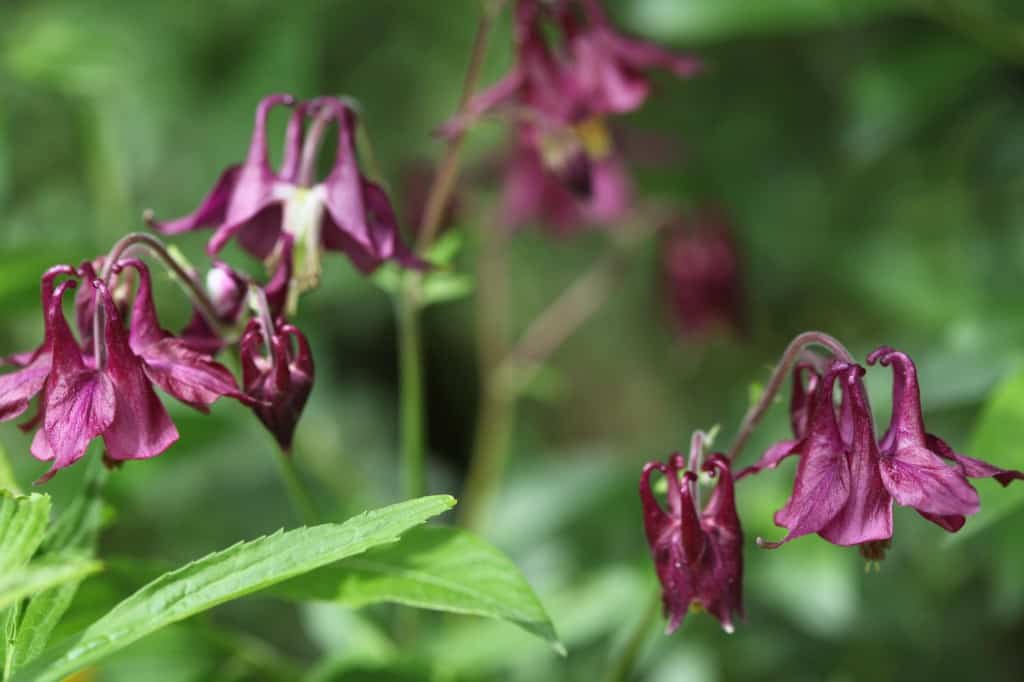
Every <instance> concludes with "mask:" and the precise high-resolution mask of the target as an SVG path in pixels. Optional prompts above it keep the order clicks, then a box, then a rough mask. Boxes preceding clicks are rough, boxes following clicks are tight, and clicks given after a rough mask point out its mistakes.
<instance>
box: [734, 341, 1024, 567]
mask: <svg viewBox="0 0 1024 682" xmlns="http://www.w3.org/2000/svg"><path fill="white" fill-rule="evenodd" d="M875 362H880V363H881V364H883V365H892V367H893V408H892V418H891V421H890V425H889V428H888V430H887V431H886V433H885V435H884V436H883V437H882V439H881V440H880V441H879V440H877V439H876V437H875V430H874V422H873V419H872V416H871V407H870V405H869V404H868V399H867V393H866V391H865V390H864V384H863V381H862V377H863V375H864V372H865V370H864V368H862V367H860V366H859V365H852V364H849V363H845V362H839V361H837V362H833V363H832V366H831V367H830V368H829V369H828V370H827V372H826V373H825V375H824V377H822V376H820V375H818V374H817V372H816V371H815V370H814V369H813V368H812V367H811V366H809V365H806V364H804V365H799V366H798V369H797V371H796V372H795V374H794V400H793V403H792V409H791V417H792V418H793V428H794V433H795V434H796V435H797V438H796V439H795V440H789V441H782V442H780V443H777V444H776V445H774V446H772V447H771V448H769V450H768V451H767V452H765V454H764V455H763V456H762V457H761V459H760V461H759V462H758V463H757V464H755V465H753V466H751V467H748V468H747V469H745V470H744V471H743V472H741V474H740V476H739V477H742V476H745V475H747V474H750V473H756V472H757V471H760V470H761V469H764V468H773V467H775V466H777V465H778V463H779V462H780V461H781V460H782V459H784V458H785V457H788V456H789V455H799V456H800V464H799V465H798V467H797V474H796V480H795V483H794V487H793V494H792V496H791V497H790V499H789V501H788V502H787V503H786V505H785V506H784V507H783V508H782V509H781V510H779V511H778V512H777V513H776V515H775V523H776V524H777V525H779V526H780V527H783V528H786V529H788V531H789V532H788V533H787V534H786V536H785V537H784V538H783V539H782V540H780V541H778V542H774V543H761V544H762V545H763V546H765V547H770V548H774V547H778V546H779V545H781V544H783V543H785V542H788V541H789V540H792V539H794V538H797V537H800V536H802V535H807V534H809V533H818V534H819V535H820V536H821V537H823V538H825V539H826V540H828V541H829V542H832V543H833V544H837V545H842V546H851V545H860V546H861V551H862V553H864V555H865V556H866V557H867V558H869V559H880V558H882V556H883V555H884V549H885V548H886V547H887V546H888V543H889V541H890V539H891V537H892V506H893V500H895V501H896V502H898V503H899V504H901V505H904V506H908V507H913V508H914V509H916V510H917V511H918V512H919V513H920V514H921V515H922V516H924V517H925V518H926V519H928V520H930V521H932V522H934V523H936V524H938V525H940V526H941V527H943V528H945V529H946V530H948V531H950V532H955V531H957V530H959V529H960V528H961V527H962V526H963V525H964V522H965V517H966V516H969V515H971V514H973V513H975V512H977V511H978V507H979V500H978V494H977V491H975V490H974V488H973V487H972V486H971V485H970V483H969V482H968V480H967V479H968V477H992V478H996V479H997V480H998V481H1000V482H1001V483H1002V484H1003V485H1007V484H1009V482H1010V481H1011V480H1013V479H1018V478H1024V473H1021V472H1018V471H1008V470H1003V469H999V468H997V467H994V466H992V465H990V464H987V463H985V462H982V461H980V460H976V459H973V458H969V457H965V456H963V455H959V454H957V453H955V452H953V450H952V449H951V448H949V446H948V445H946V444H945V442H944V441H942V440H941V439H938V438H936V437H934V436H930V435H928V434H926V433H925V431H924V422H923V419H922V416H921V404H920V392H919V389H918V384H917V372H916V369H915V367H914V364H913V362H912V361H911V360H910V358H909V357H907V356H906V355H905V354H903V353H900V352H897V351H894V350H892V349H889V348H885V347H883V348H880V349H878V350H876V351H875V352H874V353H872V354H871V355H870V356H868V363H869V364H874V363H875ZM805 371H806V372H809V373H810V376H811V378H810V381H809V382H808V385H807V387H806V393H804V384H803V380H802V378H801V375H802V373H803V372H805ZM837 381H839V385H840V390H841V393H842V399H841V402H840V405H839V407H838V409H837V408H836V406H835V404H834V401H833V391H834V387H835V383H836V382H837ZM798 390H799V393H798ZM808 395H809V398H808V397H807V396H808ZM944 460H950V461H951V462H953V464H952V465H951V464H947V463H946V461H944Z"/></svg>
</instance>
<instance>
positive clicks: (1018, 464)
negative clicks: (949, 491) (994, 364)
mask: <svg viewBox="0 0 1024 682" xmlns="http://www.w3.org/2000/svg"><path fill="white" fill-rule="evenodd" d="M957 450H958V452H963V453H964V454H966V455H970V456H971V457H978V458H980V459H983V460H985V461H986V462H990V463H992V464H994V465H995V466H998V467H1002V468H1004V469H1024V371H1020V372H1017V373H1016V374H1012V375H1010V376H1009V377H1007V378H1006V379H1005V380H1003V382H1002V383H1001V384H999V385H998V386H996V388H995V390H994V391H992V394H991V395H990V396H989V398H988V400H987V401H986V402H985V406H984V407H983V408H982V410H981V415H980V416H979V417H978V422H977V424H976V425H975V427H974V434H973V436H972V437H971V441H970V447H969V448H967V449H966V450H960V449H959V448H957ZM978 483H979V485H978V486H977V487H978V493H979V494H980V495H981V511H980V512H978V514H977V515H975V516H972V517H971V518H970V519H968V521H967V525H966V526H964V528H963V530H961V531H960V532H959V533H956V534H954V535H951V536H950V538H949V541H950V542H958V541H960V540H963V539H964V538H967V537H970V536H971V535H973V534H974V533H977V532H979V531H981V530H983V529H984V528H986V527H987V526H989V525H990V524H992V523H995V522H996V521H999V520H1000V519H1002V518H1004V517H1005V516H1006V515H1007V514H1010V513H1011V512H1013V511H1014V510H1016V509H1018V508H1019V507H1020V506H1021V504H1022V503H1024V495H1022V494H1021V490H1014V488H1018V487H1024V486H1022V485H1021V483H1020V482H1017V483H1014V484H1011V486H1010V488H1009V489H1006V490H1004V489H1003V487H1002V486H1001V485H999V484H998V483H996V482H994V481H988V480H982V481H978Z"/></svg>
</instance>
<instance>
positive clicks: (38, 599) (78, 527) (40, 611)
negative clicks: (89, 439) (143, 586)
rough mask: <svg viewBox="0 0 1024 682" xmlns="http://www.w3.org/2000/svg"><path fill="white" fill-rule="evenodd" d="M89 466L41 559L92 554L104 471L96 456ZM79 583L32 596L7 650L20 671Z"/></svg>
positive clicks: (53, 528) (44, 641)
mask: <svg viewBox="0 0 1024 682" xmlns="http://www.w3.org/2000/svg"><path fill="white" fill-rule="evenodd" d="M89 466H90V468H89V470H88V473H87V474H86V478H85V482H84V485H83V486H82V488H81V490H80V492H79V494H78V495H77V496H76V497H75V499H74V501H73V502H72V503H71V504H70V505H68V507H67V508H66V509H65V510H64V511H63V512H61V514H60V517H58V519H57V521H56V522H55V523H54V524H53V525H51V526H50V529H49V530H48V531H47V532H46V537H45V538H44V539H43V544H42V547H41V548H40V551H41V556H42V558H43V559H47V558H50V557H62V556H71V557H76V558H79V559H82V560H85V559H91V558H93V557H94V556H95V555H96V542H97V539H98V538H99V533H100V528H101V527H102V525H103V487H104V484H105V483H106V480H107V469H106V467H105V466H104V465H103V460H102V459H100V458H99V457H93V458H92V459H91V460H90V464H89ZM82 577H85V576H82ZM80 582H81V581H80V580H76V581H69V582H66V583H63V584H61V585H59V586H57V587H55V588H53V589H52V590H47V591H45V592H42V593H40V594H37V595H35V596H34V597H32V599H31V600H30V601H29V603H28V606H26V607H25V612H24V614H23V615H22V616H21V619H20V621H19V623H18V628H17V633H16V637H15V638H14V639H13V641H12V642H11V643H10V645H9V649H8V655H12V656H14V666H15V667H19V668H20V667H21V666H23V665H25V664H26V663H28V662H29V661H31V660H32V659H33V658H35V657H36V656H38V655H39V654H41V653H42V652H43V649H44V648H45V647H46V644H47V642H49V640H50V635H51V633H53V629H54V628H55V627H57V624H58V623H60V620H61V618H63V617H64V614H65V612H67V610H68V607H69V606H70V605H71V600H72V599H74V597H75V593H76V592H78V585H79V584H80ZM11 652H13V653H11Z"/></svg>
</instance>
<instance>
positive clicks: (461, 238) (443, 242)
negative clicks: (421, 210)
mask: <svg viewBox="0 0 1024 682" xmlns="http://www.w3.org/2000/svg"><path fill="white" fill-rule="evenodd" d="M465 243H466V235H465V233H464V232H462V231H461V230H446V231H445V232H444V233H443V234H441V235H440V236H439V237H438V238H437V239H436V240H435V241H434V243H433V244H431V246H430V248H429V249H427V253H426V256H425V257H426V259H427V260H428V261H430V262H431V263H433V264H434V265H437V266H440V267H448V266H450V265H451V264H452V263H453V262H454V261H455V258H456V256H458V255H459V252H460V251H462V247H463V246H464V245H465Z"/></svg>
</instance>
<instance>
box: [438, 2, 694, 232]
mask: <svg viewBox="0 0 1024 682" xmlns="http://www.w3.org/2000/svg"><path fill="white" fill-rule="evenodd" d="M548 22H553V23H554V24H555V25H556V27H557V29H558V33H559V36H560V43H559V44H557V45H555V46H552V45H550V44H549V42H548V40H547V38H546V35H545V28H546V23H548ZM515 36H516V37H515V41H516V63H515V65H514V66H513V68H512V70H511V71H510V72H509V73H508V74H507V75H506V76H505V77H504V78H502V79H501V80H500V81H498V82H497V83H496V84H494V85H493V86H491V87H490V88H488V89H487V90H484V91H483V92H480V93H479V94H477V95H476V96H475V97H474V98H473V99H471V100H470V102H469V104H468V105H467V107H466V109H465V111H464V112H463V113H462V114H461V115H460V116H457V117H455V118H454V119H452V120H450V121H448V122H447V123H446V124H445V125H444V126H443V127H442V131H443V132H444V133H445V134H448V135H452V134H457V133H459V132H460V131H461V130H462V129H463V128H464V127H465V126H466V125H467V124H468V123H469V122H471V121H473V120H475V119H476V118H478V117H480V116H482V115H484V114H488V113H491V112H494V111H496V110H499V109H505V110H509V111H511V112H512V114H513V116H514V118H515V121H516V130H517V133H516V141H515V147H514V150H513V152H512V155H511V160H510V161H509V163H508V175H507V178H506V183H505V197H504V202H503V203H504V220H505V221H506V222H507V223H508V224H511V225H519V224H522V223H525V222H528V221H530V220H533V219H538V218H541V219H544V220H546V221H548V222H550V223H553V224H555V225H556V226H559V227H561V228H563V229H566V230H568V229H571V228H574V227H578V226H580V225H585V224H596V223H607V222H609V221H613V220H615V219H617V218H619V217H621V216H622V215H623V213H624V212H625V210H626V209H627V208H628V206H629V203H630V199H631V197H630V194H631V190H630V185H629V181H628V178H627V176H626V174H625V172H624V171H623V169H622V164H621V162H620V161H619V160H618V158H617V156H616V154H615V152H614V149H613V143H612V140H611V135H610V134H609V132H608V129H607V126H606V125H605V117H606V116H607V115H614V114H622V113H626V112H629V111H633V110H635V109H638V108H639V107H640V106H642V105H643V103H644V101H645V100H646V99H647V97H648V95H649V93H650V84H649V83H648V81H647V78H646V76H645V75H644V72H645V71H647V70H650V69H655V68H661V69H667V70H669V71H671V72H672V73H674V74H676V75H678V76H680V77H688V76H691V75H693V74H694V73H696V72H697V70H698V69H699V64H698V62H697V61H696V60H695V59H693V58H692V57H684V56H677V55H673V54H671V53H669V52H667V51H665V50H663V49H661V48H659V47H657V46H655V45H652V44H650V43H646V42H643V41H638V40H634V39H631V38H627V37H625V36H623V35H621V34H620V33H618V32H617V31H615V29H614V28H612V26H611V24H610V22H609V20H608V17H607V15H606V14H605V13H604V11H603V9H602V8H601V7H600V5H599V4H598V2H597V0H579V1H575V2H573V1H570V0H558V1H556V2H542V1H541V0H519V2H518V3H517V4H516V17H515Z"/></svg>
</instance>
